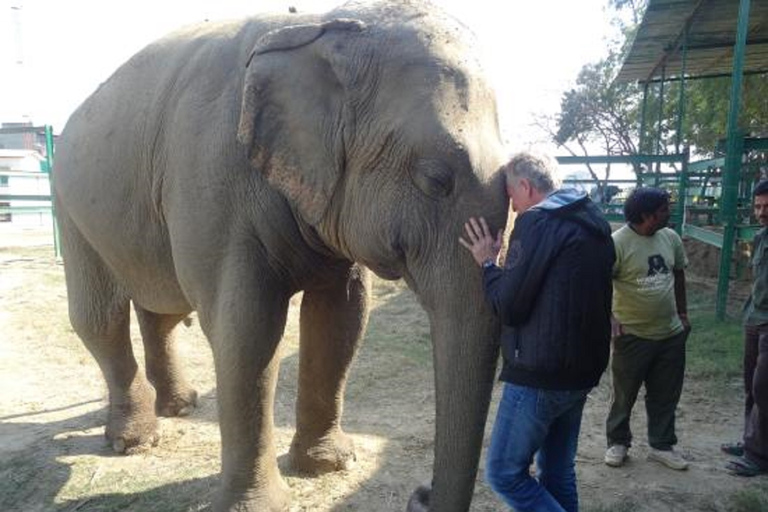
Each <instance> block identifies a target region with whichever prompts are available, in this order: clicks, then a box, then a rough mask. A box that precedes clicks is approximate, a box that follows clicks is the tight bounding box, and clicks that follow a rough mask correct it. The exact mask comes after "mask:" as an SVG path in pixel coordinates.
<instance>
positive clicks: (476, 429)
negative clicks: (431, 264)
mask: <svg viewBox="0 0 768 512" xmlns="http://www.w3.org/2000/svg"><path fill="white" fill-rule="evenodd" d="M461 272H463V273H465V274H466V273H468V272H472V273H478V275H475V276H472V277H471V278H470V277H469V276H466V277H467V278H468V281H471V283H463V286H461V288H462V290H461V293H460V294H459V293H458V290H454V291H456V292H457V295H453V294H448V295H447V296H452V297H453V302H454V303H453V304H450V305H447V306H446V307H441V306H440V305H438V306H437V307H436V308H435V309H434V310H431V311H429V315H430V323H431V330H432V340H433V347H434V368H435V396H436V407H437V415H436V432H435V458H434V468H433V471H434V473H433V480H432V489H431V492H427V491H426V490H425V489H423V488H422V489H420V490H417V492H416V493H414V496H413V497H412V499H411V502H410V503H409V506H408V509H409V511H414V512H415V511H419V510H430V511H433V512H435V511H439V512H466V511H467V510H469V505H470V502H471V501H472V494H473V490H474V485H475V478H476V474H477V467H478V462H479V459H480V452H481V449H482V440H483V433H484V430H485V422H486V418H487V415H488V406H489V404H490V399H491V392H492V389H493V383H494V375H495V368H496V361H497V358H498V353H499V346H498V321H497V320H496V319H495V317H494V316H493V315H492V313H491V311H490V309H489V308H488V307H487V306H486V304H485V301H484V299H483V296H482V290H481V289H480V288H481V279H480V275H479V272H480V270H479V269H477V267H475V268H473V269H471V270H470V269H466V268H465V269H463V270H462V271H461ZM467 288H471V290H468V289H467ZM459 297H461V298H459ZM446 300H447V299H446ZM427 502H428V504H427Z"/></svg>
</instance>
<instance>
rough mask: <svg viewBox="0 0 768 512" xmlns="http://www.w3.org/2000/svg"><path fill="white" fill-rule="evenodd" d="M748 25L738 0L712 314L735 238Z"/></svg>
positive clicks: (721, 302) (721, 298)
mask: <svg viewBox="0 0 768 512" xmlns="http://www.w3.org/2000/svg"><path fill="white" fill-rule="evenodd" d="M748 25H749V0H740V2H739V21H738V27H737V30H736V43H735V45H734V49H733V73H732V75H731V98H730V105H729V106H728V128H727V130H728V131H727V137H728V142H727V144H726V155H725V169H724V170H723V195H722V204H721V206H720V207H721V209H722V214H721V216H722V218H723V248H722V250H721V251H720V275H719V276H718V280H717V303H716V305H715V316H716V317H717V318H718V319H720V320H722V319H723V318H725V313H726V311H725V309H726V301H727V299H728V281H729V277H730V272H731V256H732V255H733V245H734V241H735V238H736V201H737V195H738V186H739V172H740V170H741V155H742V153H743V149H744V137H742V136H741V134H740V133H739V130H738V122H739V110H740V108H741V78H742V74H743V68H744V48H745V46H746V41H747V28H748Z"/></svg>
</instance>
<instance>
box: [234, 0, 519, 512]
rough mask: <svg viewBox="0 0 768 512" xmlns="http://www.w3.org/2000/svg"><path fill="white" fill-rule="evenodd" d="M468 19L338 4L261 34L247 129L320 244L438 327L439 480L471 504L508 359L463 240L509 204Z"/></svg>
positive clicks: (247, 101)
mask: <svg viewBox="0 0 768 512" xmlns="http://www.w3.org/2000/svg"><path fill="white" fill-rule="evenodd" d="M473 45H474V43H473V39H472V37H471V35H470V34H468V33H467V30H466V28H465V27H463V26H462V25H461V24H459V23H458V22H456V21H455V20H452V19H451V18H449V17H448V16H446V15H445V14H443V13H441V12H440V11H439V10H438V9H436V8H435V7H434V6H430V5H427V6H424V5H420V4H418V3H416V2H412V1H402V2H381V3H380V4H377V5H374V6H365V7H360V6H357V7H354V8H353V7H342V8H341V9H340V10H339V11H336V12H333V13H331V14H330V15H329V17H328V18H326V19H325V21H322V20H321V21H318V22H317V23H307V24H303V25H296V26H292V27H287V28H283V29H279V30H276V31H274V32H271V33H269V34H268V35H267V36H265V37H264V38H262V39H261V40H260V41H259V42H258V44H257V45H256V47H255V48H254V50H253V53H252V54H251V57H250V59H249V63H248V67H247V72H246V77H245V83H244V90H243V100H242V111H241V118H240V129H239V134H238V136H239V139H240V141H241V143H243V144H244V145H245V146H246V147H247V148H248V150H249V158H250V160H251V162H252V164H253V166H254V167H255V168H256V169H258V170H260V171H261V172H263V173H265V175H266V177H267V179H268V180H269V181H270V182H271V183H272V185H273V186H274V187H276V188H277V189H279V190H281V191H282V193H283V194H284V195H285V196H286V197H287V198H288V200H289V201H290V202H291V204H292V205H293V207H294V209H295V210H296V212H297V216H298V217H299V218H300V219H302V220H303V222H305V223H306V225H307V226H311V227H312V228H313V230H314V231H315V232H316V233H317V234H318V235H319V237H320V238H321V239H322V241H323V242H324V244H325V245H327V247H328V248H330V250H332V251H334V252H336V253H337V254H338V255H340V256H343V257H346V258H348V259H350V260H354V261H358V262H360V263H363V264H365V265H366V266H368V267H370V268H371V269H373V270H374V271H375V272H376V273H378V274H379V275H381V276H383V277H386V278H398V277H403V278H404V279H405V280H406V281H407V282H408V284H409V286H410V287H411V288H412V289H413V290H414V291H415V292H416V294H417V295H418V297H419V300H420V302H421V304H422V305H423V306H424V308H425V309H426V310H427V312H428V314H429V318H430V322H431V330H432V338H433V348H434V362H435V372H436V376H435V382H436V397H437V398H436V399H437V428H436V442H435V462H434V470H435V474H434V479H433V489H432V491H431V495H430V493H428V492H427V493H424V492H421V493H418V495H415V496H416V497H417V498H418V496H422V498H419V499H413V500H412V502H413V505H412V506H418V503H424V502H425V501H426V500H427V499H428V500H429V501H430V503H431V505H430V508H431V509H432V510H439V511H441V512H445V511H454V510H455V511H459V510H466V509H468V507H469V502H470V500H471V496H472V490H473V486H474V481H475V474H476V470H477V463H478V460H479V454H480V448H481V441H482V433H483V428H484V424H485V420H486V414H487V409H488V404H489V401H490V393H491V389H492V385H493V374H494V368H495V362H496V358H497V354H498V349H497V341H496V338H497V331H498V323H497V321H496V320H495V319H494V317H493V315H492V313H491V312H490V309H489V308H488V307H487V305H486V304H485V301H484V299H483V294H482V288H481V279H480V270H479V269H478V268H477V266H476V265H475V264H474V263H473V261H472V258H471V256H470V255H469V253H468V252H466V251H465V250H464V249H463V248H462V247H461V246H460V245H459V244H458V238H459V236H460V235H461V233H462V229H463V223H464V222H465V221H466V219H467V218H468V217H469V216H470V215H483V216H485V217H486V219H488V220H489V224H490V225H491V227H492V229H494V230H496V229H500V228H503V227H504V224H505V221H506V214H507V206H508V204H507V199H506V194H505V189H504V185H503V176H502V175H501V173H499V172H498V169H499V167H500V165H501V164H502V163H503V161H502V160H503V154H502V149H501V143H500V136H499V131H498V124H497V117H496V106H495V99H494V96H493V93H492V91H491V89H490V88H489V86H488V85H487V84H486V82H485V80H484V78H483V74H482V71H481V68H480V66H479V64H478V62H477V60H476V56H475V54H474V52H473Z"/></svg>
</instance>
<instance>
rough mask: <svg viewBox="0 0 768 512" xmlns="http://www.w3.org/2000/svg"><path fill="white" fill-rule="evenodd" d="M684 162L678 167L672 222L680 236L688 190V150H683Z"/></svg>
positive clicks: (681, 234)
mask: <svg viewBox="0 0 768 512" xmlns="http://www.w3.org/2000/svg"><path fill="white" fill-rule="evenodd" d="M684 154H685V160H683V162H682V164H681V165H680V167H681V169H680V174H679V176H678V181H677V207H676V208H675V214H674V217H673V219H672V222H673V223H674V224H675V231H677V234H678V235H680V236H683V228H684V224H685V201H686V199H687V195H686V191H687V190H688V160H689V158H690V149H689V148H687V147H686V148H685V153H684Z"/></svg>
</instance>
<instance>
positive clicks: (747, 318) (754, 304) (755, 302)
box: [744, 228, 768, 325]
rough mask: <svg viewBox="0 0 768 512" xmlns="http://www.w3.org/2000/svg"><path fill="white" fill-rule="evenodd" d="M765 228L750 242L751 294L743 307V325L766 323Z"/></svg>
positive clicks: (767, 260) (767, 262)
mask: <svg viewBox="0 0 768 512" xmlns="http://www.w3.org/2000/svg"><path fill="white" fill-rule="evenodd" d="M766 238H768V237H766V230H765V228H763V229H761V230H760V231H758V232H757V234H756V235H755V239H754V241H753V242H752V258H751V260H750V264H751V265H752V279H753V281H752V293H751V294H750V295H749V299H748V300H747V304H746V305H745V306H744V323H745V324H746V325H762V324H765V323H768V240H767V239H766Z"/></svg>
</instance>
